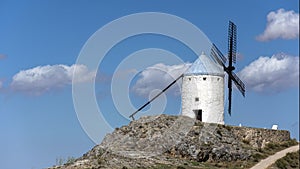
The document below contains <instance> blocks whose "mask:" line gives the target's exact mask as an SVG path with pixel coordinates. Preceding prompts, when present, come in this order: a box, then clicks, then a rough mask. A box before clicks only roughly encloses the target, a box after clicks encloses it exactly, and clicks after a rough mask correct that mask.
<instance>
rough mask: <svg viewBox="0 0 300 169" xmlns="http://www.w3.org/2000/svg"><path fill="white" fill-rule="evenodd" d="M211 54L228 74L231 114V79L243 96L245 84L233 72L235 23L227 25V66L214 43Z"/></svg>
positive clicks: (229, 109) (229, 108)
mask: <svg viewBox="0 0 300 169" xmlns="http://www.w3.org/2000/svg"><path fill="white" fill-rule="evenodd" d="M211 56H212V57H213V58H214V60H215V61H216V62H218V63H219V64H220V65H222V67H223V69H224V71H225V72H226V73H227V75H228V113H229V115H231V102H232V81H233V82H234V84H235V86H236V87H237V88H238V90H239V91H240V92H241V94H242V95H243V96H244V97H245V84H244V83H243V82H242V81H241V80H240V78H239V77H238V76H237V75H236V74H235V73H234V72H233V70H234V69H235V67H234V66H233V63H236V25H235V24H234V23H233V22H231V21H229V27H228V56H227V57H228V66H226V65H225V64H226V61H227V59H226V57H224V55H223V54H222V53H221V52H220V50H219V49H218V48H217V46H216V45H215V44H213V46H212V48H211Z"/></svg>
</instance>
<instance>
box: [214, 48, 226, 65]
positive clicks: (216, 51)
mask: <svg viewBox="0 0 300 169" xmlns="http://www.w3.org/2000/svg"><path fill="white" fill-rule="evenodd" d="M212 53H214V59H215V60H216V61H217V60H218V62H221V63H222V64H221V65H225V63H226V62H227V59H226V57H225V56H224V55H223V54H222V52H221V51H220V50H219V49H218V48H217V46H216V45H215V44H213V45H212V47H211V54H212Z"/></svg>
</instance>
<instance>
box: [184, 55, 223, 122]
mask: <svg viewBox="0 0 300 169" xmlns="http://www.w3.org/2000/svg"><path fill="white" fill-rule="evenodd" d="M224 75H225V74H224V70H223V68H222V67H221V66H220V65H218V64H216V63H215V62H213V61H212V60H211V59H210V58H208V57H207V56H206V55H205V54H204V52H202V54H201V55H200V56H199V58H198V59H197V60H196V61H195V62H194V63H193V64H192V66H191V67H190V68H189V69H188V70H187V71H186V72H185V73H184V75H183V80H182V90H181V98H182V100H181V102H182V109H181V111H182V115H185V116H189V117H191V118H196V119H197V120H200V121H203V122H208V123H219V124H224Z"/></svg>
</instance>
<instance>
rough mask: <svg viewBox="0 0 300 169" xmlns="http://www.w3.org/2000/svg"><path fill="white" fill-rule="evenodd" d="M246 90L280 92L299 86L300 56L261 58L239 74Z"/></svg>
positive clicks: (282, 55)
mask: <svg viewBox="0 0 300 169" xmlns="http://www.w3.org/2000/svg"><path fill="white" fill-rule="evenodd" d="M238 75H239V77H240V78H241V79H242V80H243V82H244V83H245V84H246V88H247V89H250V90H253V91H255V92H266V93H270V92H280V91H283V90H286V89H287V88H290V87H295V86H298V85H299V56H296V57H293V56H289V55H286V54H283V53H280V54H276V55H273V56H272V57H259V58H258V59H257V60H255V61H253V62H252V63H250V64H249V65H248V66H246V67H245V68H244V69H243V70H242V71H240V72H239V73H238Z"/></svg>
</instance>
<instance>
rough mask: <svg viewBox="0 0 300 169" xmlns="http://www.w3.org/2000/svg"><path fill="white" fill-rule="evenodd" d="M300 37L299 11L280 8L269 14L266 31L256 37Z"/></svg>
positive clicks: (262, 38)
mask: <svg viewBox="0 0 300 169" xmlns="http://www.w3.org/2000/svg"><path fill="white" fill-rule="evenodd" d="M298 37H299V13H295V12H294V11H285V10H284V9H279V10H277V11H276V12H273V11H272V12H270V13H269V14H268V16H267V27H266V29H265V31H264V32H263V33H262V34H261V35H259V36H257V37H256V39H257V40H259V41H268V40H272V39H277V38H282V39H295V38H298Z"/></svg>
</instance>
